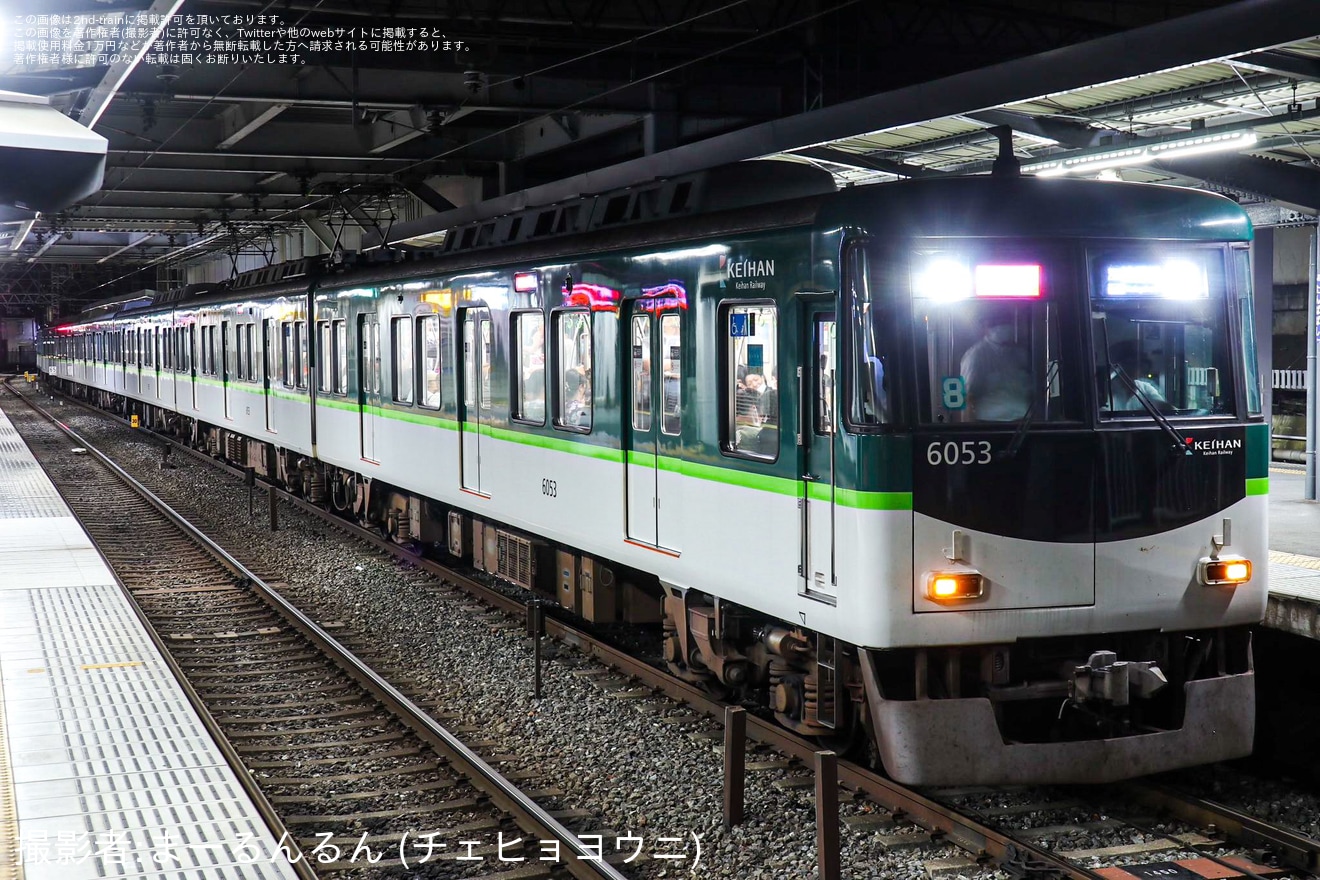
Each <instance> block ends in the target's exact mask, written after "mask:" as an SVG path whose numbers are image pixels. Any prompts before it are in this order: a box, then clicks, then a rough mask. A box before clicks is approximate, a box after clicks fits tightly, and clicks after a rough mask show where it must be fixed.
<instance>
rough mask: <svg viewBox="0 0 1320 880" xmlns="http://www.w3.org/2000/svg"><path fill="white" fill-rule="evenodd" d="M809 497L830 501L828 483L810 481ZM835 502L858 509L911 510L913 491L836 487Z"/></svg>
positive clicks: (815, 499)
mask: <svg viewBox="0 0 1320 880" xmlns="http://www.w3.org/2000/svg"><path fill="white" fill-rule="evenodd" d="M807 497H808V498H810V499H811V500H812V501H829V500H830V485H829V484H828V483H808V484H807ZM834 503H835V504H837V505H839V506H840V507H852V508H855V509H857V510H911V509H912V493H911V492H863V491H859V490H857V489H843V488H839V487H835V488H834Z"/></svg>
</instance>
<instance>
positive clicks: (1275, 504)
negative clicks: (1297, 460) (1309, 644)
mask: <svg viewBox="0 0 1320 880" xmlns="http://www.w3.org/2000/svg"><path fill="white" fill-rule="evenodd" d="M1305 477H1306V469H1305V468H1303V467H1298V466H1289V465H1283V466H1281V465H1279V464H1277V463H1272V464H1271V465H1270V601H1269V605H1268V606H1267V607H1266V609H1265V624H1264V625H1265V626H1268V627H1270V628H1272V629H1277V630H1282V631H1284V632H1289V633H1292V634H1294V635H1299V636H1304V637H1305V638H1308V639H1320V503H1317V502H1314V501H1306V500H1304V499H1303V495H1304V488H1305V487H1304V480H1305Z"/></svg>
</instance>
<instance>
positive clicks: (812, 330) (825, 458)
mask: <svg viewBox="0 0 1320 880" xmlns="http://www.w3.org/2000/svg"><path fill="white" fill-rule="evenodd" d="M805 317H806V320H805V321H804V322H803V329H804V331H805V333H806V336H807V338H806V339H804V340H803V346H802V351H804V352H807V357H806V359H805V361H804V363H803V367H802V378H801V380H800V381H801V385H800V388H801V393H800V394H799V395H798V397H799V399H800V400H801V402H802V404H801V405H802V414H801V419H802V422H801V424H802V444H803V450H802V452H803V454H802V499H803V500H802V578H803V583H802V592H803V593H804V594H805V595H811V596H817V597H820V598H825V597H831V596H834V595H835V591H836V586H835V585H836V583H837V580H836V577H837V576H836V573H835V569H834V559H835V557H834V515H835V471H836V467H835V465H836V457H835V455H836V449H835V442H836V440H837V436H836V434H837V431H838V426H839V421H840V418H839V411H838V407H837V400H838V394H837V391H838V387H839V381H838V368H837V365H838V360H839V359H838V351H839V348H838V332H837V326H836V321H835V316H834V306H833V304H830V305H828V306H826V305H815V306H808V307H807V309H806V315H805Z"/></svg>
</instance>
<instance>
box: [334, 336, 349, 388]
mask: <svg viewBox="0 0 1320 880" xmlns="http://www.w3.org/2000/svg"><path fill="white" fill-rule="evenodd" d="M333 323H334V328H335V343H334V344H335V358H334V361H335V392H336V393H338V394H348V322H347V321H343V320H339V321H334V322H333Z"/></svg>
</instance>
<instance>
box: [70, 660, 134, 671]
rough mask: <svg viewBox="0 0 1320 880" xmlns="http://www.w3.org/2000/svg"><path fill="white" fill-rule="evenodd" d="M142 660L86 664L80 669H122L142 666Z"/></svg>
mask: <svg viewBox="0 0 1320 880" xmlns="http://www.w3.org/2000/svg"><path fill="white" fill-rule="evenodd" d="M141 665H142V661H141V660H124V661H123V662H120V663H84V664H83V665H82V666H79V667H78V668H79V669H122V668H124V667H126V666H141Z"/></svg>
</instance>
